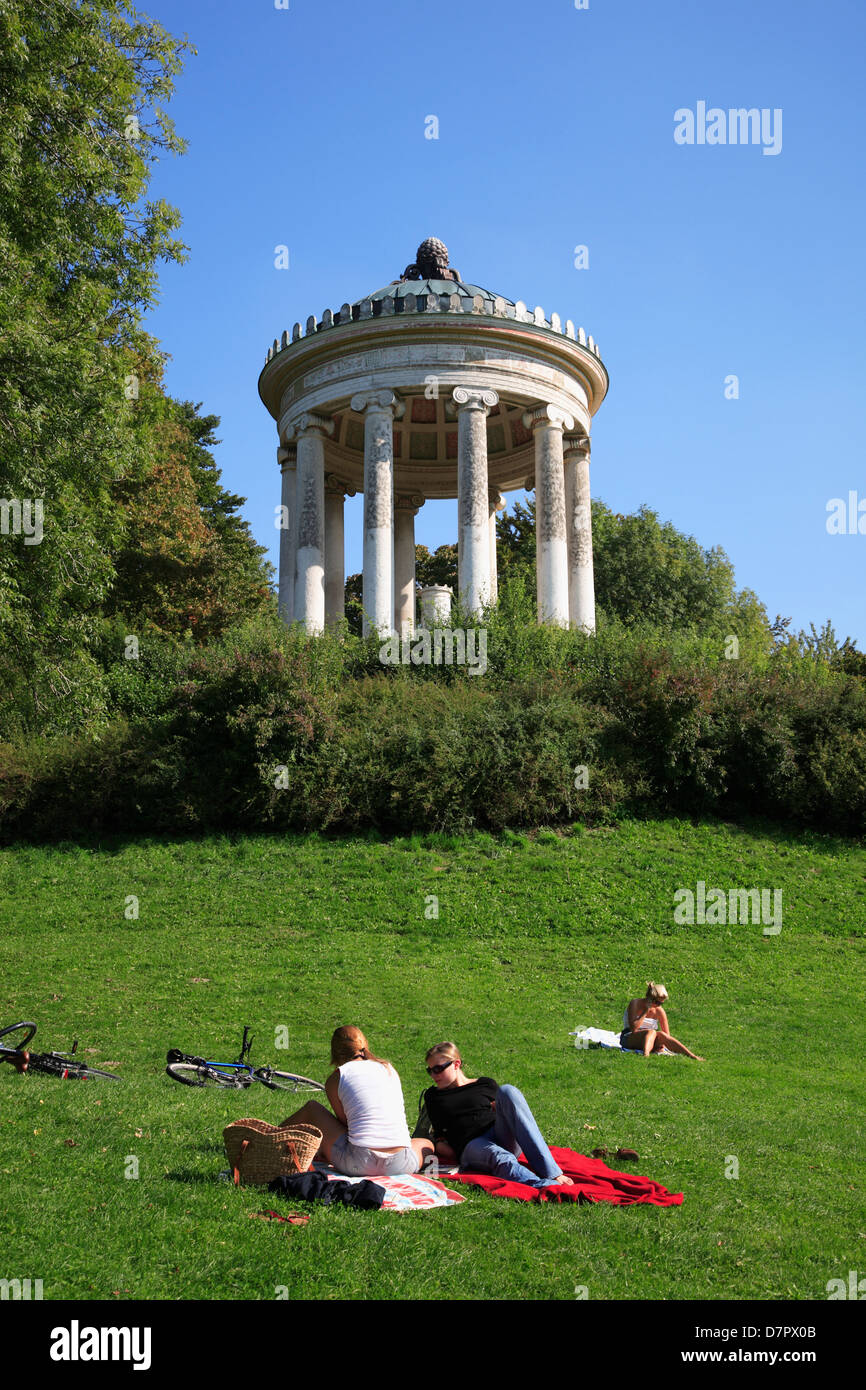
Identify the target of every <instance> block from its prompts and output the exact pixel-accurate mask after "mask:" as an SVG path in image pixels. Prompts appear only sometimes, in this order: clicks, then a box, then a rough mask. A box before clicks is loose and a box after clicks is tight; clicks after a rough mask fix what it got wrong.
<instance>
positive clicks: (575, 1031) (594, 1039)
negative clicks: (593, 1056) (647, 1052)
mask: <svg viewBox="0 0 866 1390" xmlns="http://www.w3.org/2000/svg"><path fill="white" fill-rule="evenodd" d="M568 1036H569V1037H570V1038H574V1039H575V1043H574V1045H575V1047H580V1046H583V1047H613V1048H615V1049H616V1050H617V1052H631V1053H634V1055H635V1056H636V1057H642V1056H643V1052H642V1051H639V1050H638V1049H637V1048H634V1047H623V1045H622V1043H621V1042H620V1040H619V1036H620V1035H619V1033H612V1032H611V1031H610V1029H609V1028H572V1030H571V1032H570V1033H569V1035H568ZM653 1056H654V1057H674V1056H676V1053H674V1052H670V1051H669V1050H668V1049H667V1048H666V1047H663V1048H661V1050H660V1051H659V1052H656V1050H655V1048H653Z"/></svg>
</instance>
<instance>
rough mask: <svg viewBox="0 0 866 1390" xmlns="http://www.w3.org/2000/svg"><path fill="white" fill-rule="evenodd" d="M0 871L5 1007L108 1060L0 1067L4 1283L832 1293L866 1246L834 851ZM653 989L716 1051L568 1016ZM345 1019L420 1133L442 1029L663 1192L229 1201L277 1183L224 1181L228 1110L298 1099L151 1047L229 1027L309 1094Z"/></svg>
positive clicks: (227, 859)
mask: <svg viewBox="0 0 866 1390" xmlns="http://www.w3.org/2000/svg"><path fill="white" fill-rule="evenodd" d="M699 881H701V882H704V883H705V884H707V885H708V886H718V887H722V888H724V889H726V890H727V889H730V888H733V887H737V888H739V887H742V888H752V887H758V888H767V889H771V890H776V889H778V890H781V892H782V903H783V922H782V929H781V931H780V932H779V933H778V934H776V935H765V934H764V932H763V930H762V927H761V926H760V925H757V924H738V923H737V924H729V925H694V926H681V925H677V924H676V922H675V920H674V893H675V892H676V890H677V889H680V888H691V889H693V890H694V889H695V887H696V884H697V883H698V882H699ZM0 889H2V897H0V927H2V934H0V970H2V987H0V1025H5V1024H7V1023H13V1022H17V1021H18V1020H19V1019H21V1018H33V1019H34V1020H36V1021H37V1022H38V1024H39V1034H38V1039H37V1043H38V1044H41V1045H42V1046H43V1047H44V1048H45V1049H49V1048H57V1049H65V1048H68V1046H69V1045H70V1044H71V1041H72V1038H73V1036H76V1037H78V1038H79V1039H80V1044H79V1052H80V1053H82V1055H84V1056H85V1057H86V1059H87V1060H89V1061H91V1062H92V1063H93V1064H94V1065H95V1066H103V1067H106V1068H107V1069H110V1070H115V1071H116V1072H117V1074H118V1075H120V1076H121V1077H123V1085H122V1086H116V1087H115V1086H109V1085H108V1084H99V1083H96V1082H84V1083H72V1082H60V1081H55V1080H53V1079H52V1078H48V1077H41V1076H36V1075H33V1076H24V1077H22V1076H18V1075H17V1074H15V1073H14V1072H13V1071H12V1070H11V1068H0V1173H2V1179H3V1193H4V1203H3V1207H4V1211H3V1215H2V1217H0V1242H2V1248H3V1252H4V1269H3V1271H0V1272H2V1273H3V1275H4V1276H5V1277H8V1278H12V1277H20V1278H27V1277H29V1278H34V1279H36V1278H41V1279H42V1280H43V1283H44V1294H45V1298H46V1299H48V1298H75V1299H101V1298H112V1297H117V1298H160V1299H189V1298H229V1299H230V1298H257V1299H272V1298H273V1297H274V1296H275V1288H276V1286H278V1285H287V1286H288V1287H289V1289H290V1293H291V1296H292V1297H308V1298H317V1299H327V1298H345V1297H350V1298H380V1297H395V1298H411V1299H422V1298H429V1297H431V1296H438V1297H441V1296H444V1295H447V1296H449V1297H451V1298H484V1299H489V1298H494V1299H495V1298H506V1297H515V1298H517V1297H519V1298H522V1299H542V1298H545V1299H571V1298H573V1297H574V1290H575V1287H576V1286H578V1285H585V1286H587V1289H588V1293H589V1297H590V1298H591V1299H602V1300H604V1299H622V1298H644V1299H654V1298H667V1299H715V1298H734V1299H737V1298H773V1299H777V1298H799V1299H822V1298H826V1292H825V1290H826V1284H827V1281H828V1280H829V1279H831V1278H834V1277H836V1276H838V1275H840V1274H841V1275H842V1276H843V1277H845V1276H846V1275H847V1271H848V1270H849V1269H850V1268H858V1267H859V1264H862V1257H863V1245H862V1240H863V1234H862V1227H863V1218H862V1172H863V1160H864V1139H863V1131H862V1125H861V1123H860V1121H861V1117H862V1113H863V1105H864V1091H866V1086H864V1080H863V1069H862V1044H861V1042H860V1030H859V1028H858V1027H857V1026H856V1019H857V1017H858V1005H859V1001H860V1000H861V999H862V998H863V996H864V985H866V963H864V939H866V851H864V850H863V848H862V847H859V846H858V845H856V844H854V843H852V842H848V841H844V840H838V839H832V838H830V837H825V836H821V835H818V834H814V833H811V832H804V833H786V832H780V831H778V830H776V829H774V828H773V827H767V826H755V827H752V828H751V829H744V828H740V827H735V826H732V825H727V824H721V823H703V824H691V823H689V822H686V821H674V820H667V821H657V822H626V823H623V824H621V825H620V826H618V827H616V828H604V829H598V830H590V831H586V830H582V829H580V828H576V829H575V832H574V833H572V834H564V835H561V834H558V833H554V832H552V831H541V832H538V833H533V834H532V835H519V834H514V833H510V832H506V833H504V834H503V835H502V836H501V837H500V836H495V837H494V836H490V835H483V834H475V835H471V836H467V837H445V836H435V835H433V836H426V837H414V838H411V839H394V840H390V841H384V840H381V839H379V838H378V837H376V836H371V837H369V838H356V839H348V840H346V839H343V840H338V839H334V840H328V839H326V838H324V837H319V836H317V835H311V836H306V837H301V836H298V837H291V836H279V837H277V836H273V837H268V836H255V837H253V836H250V837H239V838H236V839H227V838H207V839H200V840H176V841H170V840H166V841H163V840H151V841H142V840H136V841H132V840H117V841H116V842H110V841H103V842H102V843H101V845H100V846H98V847H91V848H88V847H86V846H82V845H73V844H65V845H59V846H56V847H53V848H34V847H17V848H10V849H5V850H3V851H0ZM132 897H135V898H137V900H138V916H137V918H135V917H129V918H128V917H126V916H125V915H124V914H125V912H129V911H131V908H130V906H129V900H130V899H131V898H132ZM436 913H438V916H437V915H435V914H436ZM650 978H653V979H655V980H661V981H663V982H664V983H665V984H666V985H667V986H668V988H669V990H670V992H671V1006H670V1008H669V1010H668V1013H669V1017H670V1021H671V1027H672V1029H673V1031H674V1033H675V1034H676V1035H677V1036H679V1037H681V1038H682V1039H683V1040H684V1041H685V1042H687V1043H688V1044H689V1045H690V1046H691V1047H692V1048H693V1049H694V1050H695V1051H698V1052H700V1053H703V1054H704V1055H705V1056H706V1057H707V1059H708V1060H707V1062H706V1063H705V1064H697V1063H692V1062H689V1061H687V1060H686V1059H679V1058H677V1059H673V1058H670V1059H668V1058H660V1059H650V1060H649V1061H644V1060H643V1059H641V1058H632V1057H625V1056H622V1055H620V1054H617V1053H612V1052H598V1051H581V1050H577V1049H575V1047H574V1046H573V1040H572V1039H571V1038H570V1037H569V1032H570V1030H571V1029H573V1028H575V1027H576V1026H577V1025H578V1024H590V1023H592V1024H596V1025H599V1026H603V1027H611V1028H613V1027H618V1026H619V1023H620V1020H621V1017H622V1011H623V1008H624V1005H625V1002H626V1001H627V999H628V998H630V997H631V996H632V995H635V994H638V993H642V992H643V988H644V986H645V982H646V981H647V980H648V979H650ZM349 1022H351V1023H358V1024H360V1025H361V1027H363V1028H364V1030H365V1031H366V1032H367V1033H368V1035H369V1037H370V1039H371V1042H372V1044H373V1046H374V1047H375V1048H376V1049H377V1050H378V1051H379V1052H380V1053H381V1054H383V1055H385V1056H388V1057H390V1058H391V1059H392V1061H393V1062H394V1063H395V1065H396V1066H397V1068H398V1070H399V1072H400V1074H401V1077H402V1081H403V1089H404V1094H405V1097H406V1102H407V1112H408V1115H409V1119H410V1123H411V1122H412V1121H413V1120H414V1115H415V1110H416V1105H417V1097H418V1095H419V1093H420V1091H421V1090H422V1088H423V1087H424V1085H425V1084H426V1076H425V1073H424V1069H423V1059H424V1052H425V1050H426V1048H427V1047H428V1046H430V1045H431V1044H432V1043H434V1042H438V1041H440V1040H442V1039H444V1038H453V1039H456V1040H457V1041H458V1042H459V1044H460V1046H461V1048H462V1050H463V1056H464V1059H465V1062H466V1067H467V1071H468V1073H469V1074H470V1075H478V1074H479V1073H485V1074H489V1075H492V1076H495V1077H496V1078H497V1079H498V1080H500V1081H511V1082H513V1083H514V1084H516V1085H518V1086H520V1087H521V1088H522V1089H523V1091H524V1092H525V1093H526V1095H527V1097H528V1098H529V1100H530V1103H531V1105H532V1106H533V1109H534V1111H535V1113H536V1115H537V1117H538V1119H539V1121H540V1123H541V1126H542V1129H543V1131H544V1133H545V1135H546V1137H547V1138H548V1140H549V1141H550V1142H552V1143H558V1144H564V1145H568V1146H570V1147H573V1148H576V1149H579V1150H581V1151H583V1152H588V1151H589V1150H590V1149H591V1148H593V1147H595V1146H596V1145H605V1146H607V1147H608V1148H610V1149H611V1151H613V1150H614V1149H615V1147H616V1146H617V1145H627V1146H629V1147H633V1148H635V1149H637V1151H638V1152H639V1154H640V1162H639V1164H637V1165H634V1168H635V1170H636V1171H638V1172H641V1173H646V1174H648V1175H649V1176H650V1177H653V1178H655V1179H657V1180H658V1181H660V1182H662V1183H664V1184H665V1185H666V1186H667V1187H669V1188H671V1189H672V1190H674V1191H682V1192H683V1193H684V1194H685V1201H684V1203H683V1206H682V1207H680V1208H674V1209H657V1208H653V1207H635V1208H623V1209H617V1208H611V1207H606V1206H604V1205H599V1206H584V1207H577V1206H574V1207H571V1206H561V1207H559V1206H553V1205H551V1206H549V1207H542V1208H540V1209H535V1208H534V1207H525V1206H523V1205H522V1204H519V1203H511V1202H507V1201H502V1200H501V1199H495V1198H489V1197H486V1196H484V1195H482V1194H480V1193H478V1192H474V1191H473V1192H471V1193H469V1200H468V1201H467V1202H465V1203H464V1204H463V1205H462V1206H461V1207H458V1208H453V1209H451V1210H448V1211H436V1212H429V1213H414V1214H407V1215H401V1216H396V1215H393V1216H392V1215H388V1214H381V1213H359V1212H354V1211H349V1210H343V1209H341V1210H333V1209H313V1214H312V1220H311V1221H310V1223H309V1225H308V1226H306V1227H286V1226H279V1225H270V1226H269V1225H267V1224H266V1223H264V1222H259V1221H251V1220H249V1219H248V1213H249V1212H252V1211H255V1210H258V1209H260V1208H261V1207H262V1206H265V1205H270V1204H271V1200H272V1199H268V1200H267V1201H264V1202H263V1201H262V1199H261V1197H260V1196H257V1195H256V1193H255V1191H253V1190H246V1191H244V1190H241V1191H235V1190H234V1189H232V1188H231V1187H230V1186H229V1185H227V1184H226V1183H225V1182H224V1181H223V1180H221V1179H220V1177H219V1173H220V1170H221V1169H222V1168H223V1167H224V1166H225V1163H224V1158H223V1155H222V1150H221V1131H222V1128H223V1126H224V1125H225V1124H226V1123H227V1122H228V1121H229V1120H230V1119H235V1118H239V1117H240V1116H242V1115H246V1114H256V1115H259V1116H261V1117H262V1118H266V1119H270V1120H273V1121H275V1120H278V1119H280V1118H282V1117H283V1115H284V1114H285V1113H287V1109H288V1108H291V1107H290V1105H288V1106H287V1102H286V1098H285V1097H281V1096H280V1095H279V1094H275V1093H271V1092H268V1091H265V1090H264V1088H257V1090H256V1091H254V1092H253V1093H251V1094H244V1093H228V1094H215V1095H213V1094H206V1093H204V1092H202V1093H198V1092H195V1091H192V1090H188V1089H186V1088H182V1087H179V1086H176V1085H174V1084H173V1083H172V1082H171V1081H169V1079H168V1078H167V1077H166V1076H165V1074H164V1071H163V1066H164V1056H165V1052H166V1050H167V1049H168V1048H169V1047H171V1046H177V1047H180V1048H182V1049H184V1050H187V1051H204V1052H206V1053H207V1054H208V1055H211V1056H217V1057H218V1056H224V1057H225V1058H226V1059H230V1058H231V1057H233V1056H234V1055H235V1053H236V1051H237V1044H238V1041H239V1038H240V1033H241V1028H242V1026H243V1025H244V1024H247V1023H249V1024H250V1025H252V1027H253V1030H254V1034H255V1041H254V1060H258V1061H261V1062H264V1061H268V1060H270V1061H272V1062H274V1063H275V1064H276V1065H277V1066H284V1067H289V1068H294V1069H297V1070H299V1071H302V1072H306V1073H308V1074H310V1075H312V1076H316V1077H318V1078H319V1079H320V1080H324V1077H325V1075H326V1072H327V1070H328V1059H327V1048H328V1040H329V1037H330V1033H331V1031H332V1029H333V1028H334V1026H335V1025H337V1024H339V1023H349ZM281 1027H287V1028H288V1030H289V1048H288V1050H286V1051H279V1050H278V1049H277V1047H276V1046H275V1039H276V1037H277V1033H276V1030H277V1029H279V1028H281ZM131 1157H135V1158H137V1159H138V1171H139V1176H138V1178H137V1179H131V1178H128V1177H126V1176H125V1174H126V1172H128V1171H129V1170H130V1168H131V1167H132V1166H133V1165H131V1164H130V1162H129V1160H130V1158H131ZM731 1157H735V1158H736V1159H737V1161H738V1167H739V1177H738V1178H736V1179H733V1178H730V1177H726V1171H728V1172H730V1171H731V1168H732V1165H731V1163H730V1159H731ZM464 1191H468V1190H467V1189H464ZM858 1262H859V1264H858Z"/></svg>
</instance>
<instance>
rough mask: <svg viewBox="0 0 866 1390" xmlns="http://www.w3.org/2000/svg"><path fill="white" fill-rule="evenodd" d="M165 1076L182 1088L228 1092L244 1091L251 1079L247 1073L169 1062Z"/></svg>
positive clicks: (190, 1063)
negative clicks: (206, 1087)
mask: <svg viewBox="0 0 866 1390" xmlns="http://www.w3.org/2000/svg"><path fill="white" fill-rule="evenodd" d="M165 1070H166V1075H167V1076H170V1077H171V1079H172V1081H180V1082H181V1084H182V1085H184V1086H220V1087H222V1088H223V1089H226V1090H230V1091H244V1090H246V1088H247V1087H248V1086H249V1085H250V1082H251V1080H252V1078H251V1077H250V1075H249V1073H248V1072H243V1073H240V1072H221V1071H215V1070H214V1068H213V1067H200V1066H197V1065H196V1063H195V1062H170V1063H169V1065H168V1066H167V1067H166V1069H165Z"/></svg>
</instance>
